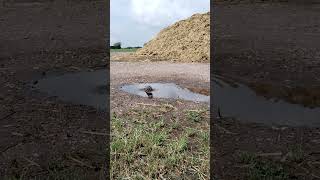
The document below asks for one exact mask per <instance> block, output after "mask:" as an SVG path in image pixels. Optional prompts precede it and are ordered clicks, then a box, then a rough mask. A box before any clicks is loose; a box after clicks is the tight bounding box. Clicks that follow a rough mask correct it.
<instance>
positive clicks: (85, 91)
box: [34, 70, 320, 127]
mask: <svg viewBox="0 0 320 180" xmlns="http://www.w3.org/2000/svg"><path fill="white" fill-rule="evenodd" d="M106 77H107V71H106V70H98V71H94V72H79V73H71V74H65V75H48V76H47V77H45V78H42V79H40V80H38V83H37V84H36V85H34V86H35V88H36V89H37V90H39V91H41V92H43V93H46V94H47V95H49V96H56V97H58V98H59V99H60V100H62V101H66V102H71V103H74V104H83V105H89V106H93V107H96V108H99V109H105V108H106V105H107V101H106V100H107V93H108V92H106V89H107V86H106V85H107V78H106ZM213 82H214V83H213V84H212V87H211V89H212V90H213V99H212V100H213V102H212V104H213V106H214V109H215V112H217V109H219V111H220V114H221V115H222V116H226V117H234V118H236V119H239V120H240V121H245V122H255V123H262V124H267V125H284V126H309V127H320V107H316V108H313V109H311V108H307V107H304V106H302V105H299V104H290V103H288V102H285V101H283V100H279V99H277V100H276V99H266V98H265V97H263V96H260V95H258V94H256V93H255V91H253V90H252V89H250V88H249V87H247V86H245V85H243V84H240V83H237V82H233V81H231V80H229V79H225V78H223V77H215V78H214V79H213ZM147 85H150V86H151V87H152V88H153V89H154V91H152V94H153V97H154V98H170V99H183V100H187V101H195V102H209V100H210V98H209V96H206V95H202V94H198V93H194V92H192V91H190V90H188V89H185V88H183V87H179V86H177V85H176V84H173V83H164V84H162V83H146V84H128V85H124V86H122V87H120V90H123V91H125V92H127V93H132V94H136V95H139V96H141V97H142V98H146V97H148V96H147V94H146V93H145V92H144V90H143V88H144V87H146V86H147Z"/></svg>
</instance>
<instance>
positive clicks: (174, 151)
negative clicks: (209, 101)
mask: <svg viewBox="0 0 320 180" xmlns="http://www.w3.org/2000/svg"><path fill="white" fill-rule="evenodd" d="M176 113H177V110H176V109H175V108H174V107H173V106H171V105H162V106H160V107H147V108H143V109H131V110H129V111H128V112H127V113H126V114H123V115H117V114H113V116H112V122H111V125H112V130H111V131H112V133H111V134H112V137H111V139H112V141H111V178H113V179H160V178H166V179H176V178H186V179H188V178H189V179H190V178H191V179H209V178H208V173H209V125H208V121H205V119H206V118H207V117H205V116H202V117H199V118H200V119H201V118H202V119H203V120H202V121H201V122H202V123H191V124H190V121H189V120H188V119H187V118H186V117H187V116H188V114H184V115H182V117H180V118H179V121H178V122H177V118H176V117H175V114H176ZM207 120H208V119H207Z"/></svg>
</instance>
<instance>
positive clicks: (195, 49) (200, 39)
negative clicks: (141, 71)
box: [117, 12, 210, 62]
mask: <svg viewBox="0 0 320 180" xmlns="http://www.w3.org/2000/svg"><path fill="white" fill-rule="evenodd" d="M209 48H210V13H209V12H208V13H205V14H194V15H192V16H191V17H190V18H188V19H185V20H182V21H179V22H176V23H175V24H173V25H171V26H169V27H167V28H165V29H163V30H161V31H160V32H159V34H158V35H157V36H156V37H155V38H154V39H152V40H150V41H149V42H148V43H146V44H145V45H144V47H143V48H141V49H139V50H137V52H135V53H131V54H129V55H125V56H119V57H118V58H117V59H118V60H131V61H132V60H147V61H148V60H149V61H176V62H210V50H209Z"/></svg>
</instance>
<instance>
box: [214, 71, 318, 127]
mask: <svg viewBox="0 0 320 180" xmlns="http://www.w3.org/2000/svg"><path fill="white" fill-rule="evenodd" d="M214 81H215V83H214V84H213V86H212V89H213V99H212V101H213V105H214V108H215V109H216V112H217V109H218V108H219V110H220V114H221V115H222V116H229V117H234V118H236V119H239V120H241V121H246V122H255V123H263V124H267V125H284V126H308V127H320V107H317V108H313V109H311V108H307V107H304V106H302V105H299V104H290V103H287V102H285V101H282V100H276V99H266V98H265V97H263V96H260V95H258V94H256V93H255V92H254V91H253V90H252V89H250V88H249V87H247V86H245V85H243V84H239V83H236V82H226V81H225V80H222V79H220V78H219V77H217V78H215V79H214Z"/></svg>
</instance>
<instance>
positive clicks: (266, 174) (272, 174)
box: [248, 160, 289, 180]
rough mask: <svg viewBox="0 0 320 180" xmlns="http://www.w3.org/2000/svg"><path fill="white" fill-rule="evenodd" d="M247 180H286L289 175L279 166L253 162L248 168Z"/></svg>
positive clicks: (271, 163) (270, 163)
mask: <svg viewBox="0 0 320 180" xmlns="http://www.w3.org/2000/svg"><path fill="white" fill-rule="evenodd" d="M248 179H249V180H287V179H289V173H288V172H287V171H286V170H285V169H284V167H283V166H282V165H281V164H275V163H273V162H264V161H258V160H257V161H255V162H254V163H253V162H252V164H251V166H250V168H249V178H248Z"/></svg>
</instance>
